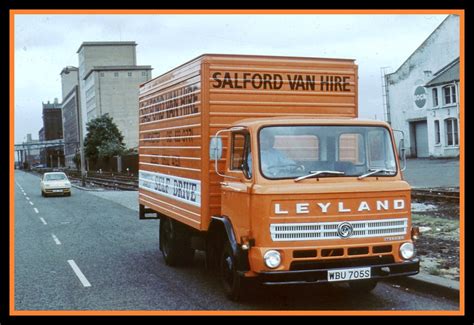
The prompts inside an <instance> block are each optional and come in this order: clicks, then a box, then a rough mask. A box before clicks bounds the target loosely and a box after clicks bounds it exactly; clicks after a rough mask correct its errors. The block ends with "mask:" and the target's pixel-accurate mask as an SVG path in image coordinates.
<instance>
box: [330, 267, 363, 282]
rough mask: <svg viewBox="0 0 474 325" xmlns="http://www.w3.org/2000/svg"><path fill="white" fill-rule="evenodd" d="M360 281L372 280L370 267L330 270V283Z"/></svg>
mask: <svg viewBox="0 0 474 325" xmlns="http://www.w3.org/2000/svg"><path fill="white" fill-rule="evenodd" d="M360 279H370V267H359V268H353V269H338V270H328V281H329V282H335V281H351V280H360Z"/></svg>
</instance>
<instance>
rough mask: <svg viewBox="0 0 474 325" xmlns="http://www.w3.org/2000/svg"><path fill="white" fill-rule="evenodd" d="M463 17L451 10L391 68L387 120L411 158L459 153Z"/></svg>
mask: <svg viewBox="0 0 474 325" xmlns="http://www.w3.org/2000/svg"><path fill="white" fill-rule="evenodd" d="M459 56H460V20H459V16H458V15H449V16H448V17H446V19H445V20H444V21H443V22H442V23H441V24H440V25H439V26H438V27H437V28H436V29H435V30H434V31H433V32H432V33H431V34H430V35H429V36H428V38H427V39H426V40H425V41H424V42H423V43H422V44H421V45H420V46H419V47H418V48H417V49H416V50H415V51H414V52H413V53H412V54H411V55H410V56H409V57H408V58H407V60H406V61H405V62H404V63H403V64H402V65H401V66H400V67H399V68H398V69H397V70H396V71H395V72H393V73H390V74H386V75H385V77H384V79H383V82H384V84H383V85H382V87H383V89H384V96H385V98H384V103H386V104H385V113H386V115H385V119H386V121H387V122H388V123H390V124H391V126H392V128H393V129H397V130H401V131H403V133H404V135H405V146H406V147H407V156H408V157H419V158H427V157H432V158H440V157H457V156H459V111H460V109H459V80H460V78H459V72H460V71H459V64H460V62H459Z"/></svg>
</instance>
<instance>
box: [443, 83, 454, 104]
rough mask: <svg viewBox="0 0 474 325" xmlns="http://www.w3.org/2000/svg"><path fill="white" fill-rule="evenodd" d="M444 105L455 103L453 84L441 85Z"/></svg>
mask: <svg viewBox="0 0 474 325" xmlns="http://www.w3.org/2000/svg"><path fill="white" fill-rule="evenodd" d="M443 94H444V105H448V104H455V103H456V88H455V87H454V85H450V86H446V87H443Z"/></svg>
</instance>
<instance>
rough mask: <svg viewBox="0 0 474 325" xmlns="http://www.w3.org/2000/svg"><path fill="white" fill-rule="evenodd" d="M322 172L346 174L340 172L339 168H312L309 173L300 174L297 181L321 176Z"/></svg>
mask: <svg viewBox="0 0 474 325" xmlns="http://www.w3.org/2000/svg"><path fill="white" fill-rule="evenodd" d="M321 174H329V175H344V172H340V171H337V170H312V171H310V172H309V174H308V175H304V176H300V177H298V178H295V182H299V181H302V180H303V179H306V178H310V177H315V176H319V175H321Z"/></svg>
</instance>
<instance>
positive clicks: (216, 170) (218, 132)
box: [214, 126, 246, 179]
mask: <svg viewBox="0 0 474 325" xmlns="http://www.w3.org/2000/svg"><path fill="white" fill-rule="evenodd" d="M244 129H246V128H245V127H242V126H237V127H231V128H230V129H223V130H219V131H217V133H216V135H215V136H214V137H215V138H217V137H219V134H220V133H222V132H232V131H240V130H244ZM214 151H216V152H215V153H216V154H215V155H214V171H215V172H216V174H217V175H218V176H221V177H226V178H233V179H240V178H238V177H236V176H232V175H225V174H221V173H219V169H218V168H217V160H218V159H217V148H216V149H214Z"/></svg>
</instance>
